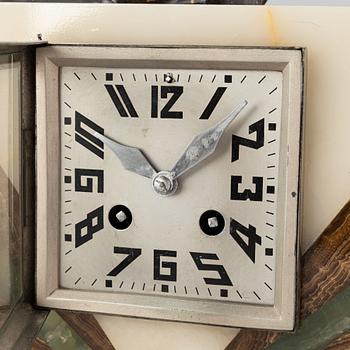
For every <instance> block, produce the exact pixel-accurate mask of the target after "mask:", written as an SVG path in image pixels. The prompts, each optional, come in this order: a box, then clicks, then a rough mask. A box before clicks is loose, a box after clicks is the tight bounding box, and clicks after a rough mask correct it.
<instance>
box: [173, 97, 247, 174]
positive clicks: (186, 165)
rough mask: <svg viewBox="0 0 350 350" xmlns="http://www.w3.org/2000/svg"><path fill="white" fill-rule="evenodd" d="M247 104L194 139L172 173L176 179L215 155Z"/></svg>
mask: <svg viewBox="0 0 350 350" xmlns="http://www.w3.org/2000/svg"><path fill="white" fill-rule="evenodd" d="M247 104H248V101H247V100H244V101H243V102H242V103H241V104H240V105H239V106H238V107H237V108H236V109H234V110H233V111H232V112H231V113H230V114H229V115H228V116H227V117H225V119H223V120H222V121H221V122H219V123H218V124H216V125H214V126H213V127H211V128H210V129H209V130H207V131H205V132H203V133H201V134H199V135H197V136H195V137H194V139H193V140H192V142H191V143H190V144H189V145H188V146H187V148H186V150H185V152H184V154H183V155H182V156H181V157H180V159H179V160H178V161H177V163H176V164H175V166H174V167H173V169H172V170H171V171H170V173H171V174H172V176H173V177H174V179H176V178H177V177H179V176H180V175H182V174H183V173H184V172H186V171H188V170H189V169H191V168H193V167H194V166H195V165H197V164H198V163H200V162H201V161H203V160H204V159H206V158H207V157H209V156H210V155H211V154H212V153H214V151H215V149H216V146H217V145H218V143H219V141H220V138H221V136H222V134H223V133H224V131H225V129H226V128H227V127H228V126H229V125H230V124H231V122H232V121H233V120H234V119H235V118H236V117H237V116H238V114H239V113H240V112H241V111H242V109H243V108H244V107H245V106H246V105H247Z"/></svg>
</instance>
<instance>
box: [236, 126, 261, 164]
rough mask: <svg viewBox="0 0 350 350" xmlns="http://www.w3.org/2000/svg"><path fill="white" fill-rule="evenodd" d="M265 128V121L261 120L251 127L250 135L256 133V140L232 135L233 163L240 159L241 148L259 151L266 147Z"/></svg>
mask: <svg viewBox="0 0 350 350" xmlns="http://www.w3.org/2000/svg"><path fill="white" fill-rule="evenodd" d="M264 128H265V121H264V119H261V120H259V121H257V122H256V123H254V124H251V125H249V134H252V133H256V138H255V140H250V139H246V138H244V137H241V136H237V135H232V155H231V161H232V162H234V161H236V160H238V159H239V146H246V147H250V148H253V149H259V148H260V147H263V146H264Z"/></svg>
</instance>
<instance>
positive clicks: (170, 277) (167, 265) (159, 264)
mask: <svg viewBox="0 0 350 350" xmlns="http://www.w3.org/2000/svg"><path fill="white" fill-rule="evenodd" d="M164 256H170V257H176V251H173V250H157V249H155V250H154V266H153V278H154V279H155V280H160V281H176V277H177V265H176V262H175V261H161V257H164ZM161 268H164V269H169V271H168V273H167V274H165V273H161V272H160V269H161Z"/></svg>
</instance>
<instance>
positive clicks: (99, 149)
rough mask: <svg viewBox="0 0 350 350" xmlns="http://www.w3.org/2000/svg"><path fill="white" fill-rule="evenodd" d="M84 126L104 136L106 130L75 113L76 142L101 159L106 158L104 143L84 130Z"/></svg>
mask: <svg viewBox="0 0 350 350" xmlns="http://www.w3.org/2000/svg"><path fill="white" fill-rule="evenodd" d="M83 126H85V127H88V128H90V129H92V130H93V131H96V132H98V133H99V134H101V135H103V134H104V130H103V129H102V128H101V127H100V126H98V125H97V124H95V123H94V122H93V121H92V120H90V119H89V118H87V117H85V116H84V115H82V114H80V113H79V112H77V111H76V112H75V141H77V142H78V143H79V144H81V145H82V146H83V147H85V148H86V149H88V150H89V151H90V152H92V153H94V154H96V155H97V156H98V157H100V158H102V159H103V158H104V152H103V147H104V146H103V142H102V141H101V140H100V139H98V138H97V137H96V136H94V135H93V134H92V133H91V132H89V131H88V130H86V129H84V128H83Z"/></svg>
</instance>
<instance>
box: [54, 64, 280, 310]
mask: <svg viewBox="0 0 350 350" xmlns="http://www.w3.org/2000/svg"><path fill="white" fill-rule="evenodd" d="M245 100H246V101H247V102H248V104H247V106H245V107H244V108H243V109H242V110H241V111H240V113H239V114H238V116H237V117H236V118H235V119H234V120H233V121H232V123H230V125H228V126H227V127H226V128H225V130H224V131H223V134H222V137H221V139H220V141H219V143H218V146H217V148H216V150H215V152H214V153H213V154H211V155H210V157H208V158H206V159H205V160H203V161H202V162H200V163H198V164H197V165H196V166H195V167H193V168H192V169H190V170H188V171H186V172H184V173H183V174H181V175H180V176H179V177H178V179H177V182H178V187H177V189H176V191H175V192H174V193H171V195H169V196H162V195H160V194H159V193H157V192H156V191H155V188H154V183H153V187H152V178H150V177H147V176H142V175H140V174H138V173H136V172H135V171H132V169H131V170H130V169H126V168H125V164H124V165H123V162H122V161H121V156H120V154H119V156H118V155H117V153H116V152H115V151H113V149H112V148H113V147H112V146H111V145H113V142H118V143H119V144H121V145H125V146H131V147H136V148H138V149H140V150H142V152H143V154H144V155H145V156H146V157H147V159H148V160H149V161H150V163H151V164H152V166H153V168H154V169H156V171H169V170H171V169H173V167H174V165H175V164H176V162H177V161H178V159H179V158H180V157H181V155H182V154H183V153H184V151H185V150H186V147H187V145H188V144H189V143H190V142H191V141H192V139H193V138H194V137H195V136H197V135H199V134H201V133H203V132H205V131H206V130H208V129H210V128H211V127H213V126H215V125H217V124H218V123H220V122H221V121H222V120H223V119H224V118H225V117H226V116H227V115H229V114H230V113H231V112H232V111H233V110H234V109H235V108H236V107H237V106H239V105H241V104H242V102H244V101H245ZM281 103H282V73H281V72H277V71H262V70H259V71H254V70H200V69H141V68H138V69H126V68H123V69H117V68H96V67H95V68H90V67H68V66H67V67H62V68H61V71H60V130H61V135H60V138H61V146H60V147H61V150H60V151H61V218H60V226H61V229H60V231H61V236H60V274H59V280H60V282H59V283H60V286H61V287H62V288H69V289H80V290H95V291H108V292H111V293H137V294H148V295H162V296H164V297H180V298H195V299H209V300H221V301H233V302H242V303H253V304H266V305H272V304H273V303H274V291H275V257H276V251H275V248H276V245H275V242H276V238H277V237H278V234H279V233H278V232H277V230H276V222H277V209H276V208H277V205H278V203H277V198H278V190H279V182H278V178H279V148H280V130H281ZM101 135H104V136H105V137H106V138H103V137H101ZM107 138H108V140H109V141H110V142H109V143H106V142H105V140H107ZM192 151H193V152H194V153H195V152H196V149H190V153H187V155H189V156H191V152H192ZM197 151H198V150H197ZM192 155H193V154H192ZM194 157H195V154H194ZM132 166H134V167H135V164H133V165H132ZM132 166H131V167H132ZM136 167H137V165H136Z"/></svg>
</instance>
